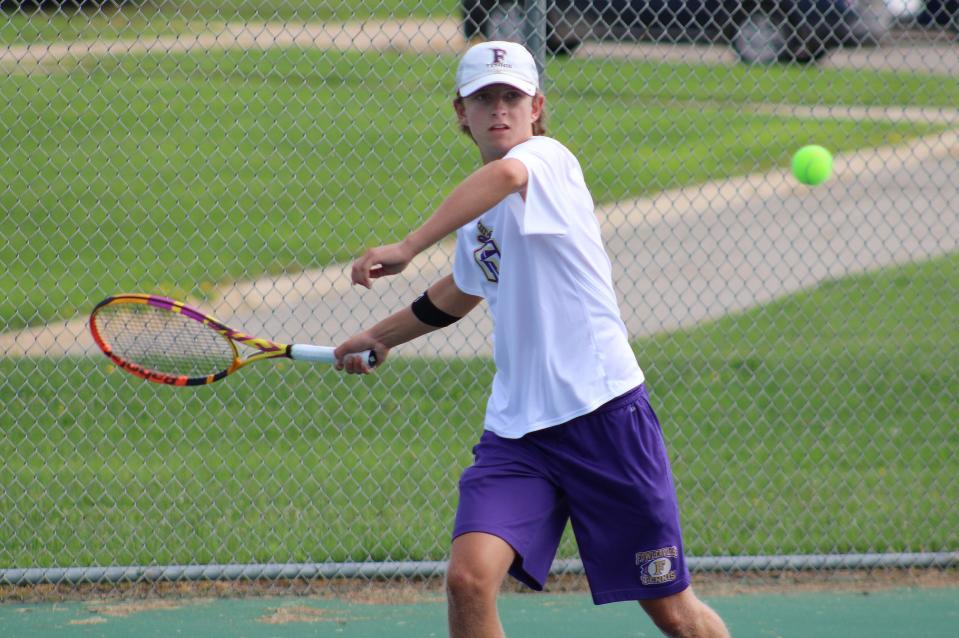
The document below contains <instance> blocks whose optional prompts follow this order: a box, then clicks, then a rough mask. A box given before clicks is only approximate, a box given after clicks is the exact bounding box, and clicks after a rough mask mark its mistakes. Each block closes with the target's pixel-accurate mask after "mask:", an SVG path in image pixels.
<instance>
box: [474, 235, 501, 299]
mask: <svg viewBox="0 0 959 638" xmlns="http://www.w3.org/2000/svg"><path fill="white" fill-rule="evenodd" d="M477 230H478V232H477V234H476V240H477V241H478V242H479V243H480V247H479V248H477V249H476V250H474V251H473V258H474V259H475V260H476V263H477V264H478V265H479V267H480V270H482V271H483V276H484V277H486V280H487V281H489V282H492V283H494V284H495V283H496V282H498V281H499V258H500V254H499V247H498V246H497V245H496V242H495V241H494V240H493V229H492V228H487V227H486V226H484V225H483V222H480V223H479V224H478V225H477Z"/></svg>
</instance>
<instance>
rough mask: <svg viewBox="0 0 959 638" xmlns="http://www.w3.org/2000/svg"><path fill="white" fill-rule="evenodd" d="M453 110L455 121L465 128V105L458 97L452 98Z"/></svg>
mask: <svg viewBox="0 0 959 638" xmlns="http://www.w3.org/2000/svg"><path fill="white" fill-rule="evenodd" d="M453 110H455V111H456V119H457V120H459V123H460V126H466V104H465V103H464V101H463V98H461V97H460V96H459V95H457V96H456V97H455V98H453Z"/></svg>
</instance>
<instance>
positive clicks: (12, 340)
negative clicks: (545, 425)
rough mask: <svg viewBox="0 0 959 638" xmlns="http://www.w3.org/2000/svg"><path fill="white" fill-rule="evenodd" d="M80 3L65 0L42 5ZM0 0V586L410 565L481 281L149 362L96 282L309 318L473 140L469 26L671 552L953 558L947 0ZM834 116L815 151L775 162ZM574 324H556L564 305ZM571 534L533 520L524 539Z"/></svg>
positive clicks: (951, 18) (778, 561)
mask: <svg viewBox="0 0 959 638" xmlns="http://www.w3.org/2000/svg"><path fill="white" fill-rule="evenodd" d="M78 3H80V4H81V6H77V4H78ZM3 10H4V16H3V23H2V26H0V39H2V49H0V58H2V59H0V73H2V77H3V80H2V82H0V112H2V122H3V125H2V126H3V129H2V136H0V144H2V147H3V151H4V153H3V156H2V157H0V175H2V182H0V202H2V211H3V212H2V215H3V233H2V235H0V257H2V264H3V269H2V271H0V287H2V290H0V352H2V358H0V370H2V373H0V401H2V408H0V458H2V463H0V585H2V586H3V589H2V591H3V592H4V595H10V592H11V591H14V592H16V591H17V589H18V588H20V587H30V586H34V585H37V584H43V583H54V584H61V585H65V586H66V587H68V588H69V587H74V586H79V585H80V584H83V583H119V582H123V581H128V582H137V581H150V582H154V581H158V580H203V579H213V580H228V581H243V580H255V579H272V580H274V581H276V582H281V581H283V580H284V579H299V580H305V581H307V582H309V583H312V584H314V585H318V584H320V583H327V582H329V579H331V578H334V577H337V576H349V577H353V578H357V579H360V580H361V581H362V580H364V579H378V578H383V577H389V578H396V579H401V580H402V579H410V578H419V577H425V576H435V575H441V574H442V573H443V570H444V568H445V562H444V561H445V560H446V557H447V552H448V548H449V540H450V539H449V534H450V530H451V526H452V517H453V513H454V511H455V505H456V498H457V479H458V477H459V474H460V472H461V471H462V470H463V469H464V468H465V467H466V466H468V464H469V463H470V462H471V454H470V449H471V446H472V445H473V444H474V443H475V442H476V441H477V440H478V438H479V435H480V433H481V427H482V416H483V411H484V409H485V401H486V397H487V392H488V388H489V384H490V381H491V378H492V372H493V371H492V361H491V358H490V343H489V335H490V328H491V326H490V322H489V318H488V317H487V315H486V311H485V309H484V307H483V306H481V307H480V308H478V309H477V310H476V311H474V312H473V313H472V314H471V315H470V316H468V317H467V318H466V319H464V320H463V321H461V322H459V323H458V324H456V325H455V326H452V327H451V328H449V329H447V330H444V331H440V332H437V333H434V334H433V335H431V336H429V337H428V338H425V339H423V340H421V341H418V342H414V343H411V344H407V345H405V346H401V347H399V348H397V349H396V350H395V352H394V356H393V357H392V358H391V360H390V361H389V362H388V363H387V365H385V366H384V367H383V368H382V369H380V370H379V371H378V372H377V373H376V374H374V375H370V376H368V377H362V378H359V377H347V376H346V375H340V374H337V373H335V372H334V371H333V370H331V369H330V368H329V367H326V366H314V365H309V364H302V363H295V362H287V363H285V364H276V365H270V364H266V363H263V364H260V363H258V364H256V365H253V366H250V367H249V368H246V369H244V370H243V371H242V372H239V373H237V374H236V375H233V376H231V377H229V378H228V379H226V380H224V381H222V382H219V383H216V384H212V385H210V386H206V387H202V388H193V389H189V388H171V387H166V386H160V385H157V384H151V383H148V382H145V381H142V380H140V379H137V378H134V377H133V376H130V375H126V374H124V373H122V372H120V371H118V370H117V369H116V368H115V367H113V366H112V365H111V364H110V363H109V362H108V361H107V360H106V358H104V357H103V356H102V355H101V354H100V353H99V351H98V350H97V349H96V348H95V346H94V344H93V341H92V339H91V338H90V335H89V333H88V331H87V327H86V323H85V321H86V316H87V315H88V314H89V312H90V310H91V309H92V307H93V305H94V304H95V303H96V302H98V301H99V300H101V299H103V298H104V297H106V296H108V295H112V294H116V293H121V292H146V293H156V294H161V295H166V296H169V297H173V298H176V299H182V300H184V301H188V302H190V303H192V304H194V305H197V306H199V307H200V308H202V309H204V310H206V311H207V312H209V313H210V314H212V315H213V316H215V317H217V318H218V319H219V320H221V321H223V322H224V323H226V324H228V325H230V326H235V327H237V328H239V329H241V330H244V331H246V332H249V333H251V334H254V335H257V336H263V337H268V338H273V339H276V340H279V341H284V342H292V341H297V342H312V343H318V344H331V345H335V344H337V343H339V342H340V341H342V340H343V339H344V338H346V337H348V336H349V335H351V334H353V333H354V332H355V331H357V330H359V329H361V328H363V327H366V326H369V325H371V324H372V323H373V322H374V321H376V320H378V319H380V318H382V317H384V316H386V315H387V314H389V313H391V312H393V311H395V310H397V309H400V308H402V307H403V306H405V305H407V304H409V303H410V302H411V301H412V300H413V299H414V298H415V297H416V296H417V295H418V294H419V293H420V292H421V291H422V290H423V289H425V288H426V287H427V286H428V285H429V284H430V283H431V282H433V281H435V280H436V279H437V278H438V277H440V276H442V275H444V274H445V273H447V272H448V271H449V269H450V268H451V259H452V244H451V243H449V242H444V243H441V244H439V245H438V246H436V247H435V248H433V249H431V250H430V251H428V252H426V253H424V254H423V255H421V256H420V257H419V258H417V260H416V262H415V263H414V265H413V266H412V267H411V268H409V269H408V272H406V273H404V274H403V275H402V276H400V277H397V278H393V279H391V280H389V281H386V280H383V281H379V282H377V283H376V286H375V287H374V289H373V290H372V291H366V290H364V289H357V288H353V287H351V286H350V285H349V275H348V264H349V263H350V261H351V259H352V258H355V257H356V256H358V255H359V254H361V253H362V251H363V250H364V248H365V247H368V246H372V245H376V244H380V243H384V242H389V241H395V240H397V239H399V238H401V237H402V236H404V235H405V233H406V232H408V231H409V230H411V229H412V228H413V227H415V226H416V224H417V223H418V222H419V221H421V220H423V219H425V218H426V216H427V215H428V214H429V213H430V212H431V211H432V210H433V209H434V207H435V206H436V205H437V204H438V203H439V202H440V201H441V200H442V198H443V197H444V195H445V194H447V193H448V192H449V190H450V189H451V188H452V186H453V185H454V184H455V183H456V182H457V181H458V180H459V179H461V178H462V177H464V176H465V175H466V174H467V173H468V172H469V171H471V170H473V169H475V168H476V167H477V166H478V164H479V158H478V154H477V152H476V150H475V147H474V146H473V144H472V142H471V140H470V139H469V137H468V136H466V135H464V134H462V133H461V132H460V131H459V130H458V128H457V125H456V120H455V117H454V114H453V110H452V106H451V100H452V97H453V73H454V70H455V67H456V63H457V61H458V56H459V55H460V54H461V53H462V51H464V50H465V48H466V46H467V44H468V43H469V42H475V41H480V40H483V39H511V40H517V41H523V42H526V43H527V44H528V46H529V47H530V49H531V50H532V51H534V53H535V54H536V57H537V59H538V61H539V62H540V64H541V65H542V68H543V90H544V92H545V94H546V96H547V111H548V118H549V119H548V130H549V134H550V135H552V136H554V137H556V138H557V139H559V140H560V141H562V142H563V143H564V144H566V145H567V146H568V147H570V148H571V149H572V150H573V151H574V152H575V153H576V154H577V156H578V157H579V158H580V160H581V162H582V165H583V169H584V173H585V175H586V178H587V181H588V183H589V186H590V189H591V192H592V193H593V196H594V198H595V200H596V204H597V209H596V214H597V216H598V218H599V220H600V223H601V225H602V228H603V232H604V238H605V241H606V246H607V250H608V252H609V254H610V256H611V259H612V263H613V270H614V279H615V281H616V284H617V292H618V295H619V301H620V305H621V309H622V314H623V319H624V321H625V323H626V325H627V327H628V330H629V333H630V337H631V339H632V340H633V344H634V348H635V351H636V354H637V358H638V361H639V363H640V365H641V366H642V367H643V369H644V371H645V372H646V376H647V379H648V387H649V389H650V392H651V395H652V400H653V404H654V406H655V407H656V408H657V410H658V412H659V415H660V418H661V420H662V421H663V424H664V428H665V432H666V437H667V443H668V446H669V449H670V453H671V456H672V463H673V469H674V473H675V475H676V480H677V487H678V492H679V498H680V502H681V507H682V516H683V525H684V533H685V537H686V545H687V550H688V552H689V555H690V556H691V565H692V567H693V569H694V570H698V571H701V570H723V571H737V570H752V569H756V570H772V569H785V570H798V569H804V570H820V571H823V570H830V569H835V568H855V567H881V566H898V567H927V568H934V569H947V568H954V567H955V566H956V563H957V560H959V460H957V452H959V402H957V397H959V252H957V249H959V203H957V202H959V135H957V127H959V111H957V110H956V104H959V43H957V38H956V29H957V26H959V12H957V11H956V9H955V7H954V5H953V4H950V3H949V2H935V1H934V0H927V1H926V2H925V3H922V2H919V3H904V2H899V3H896V2H892V0H851V1H849V2H846V0H823V1H822V2H817V3H794V2H792V1H790V0H770V1H769V2H745V3H739V2H735V3H727V2H724V1H722V0H689V1H685V2H678V3H674V2H665V1H663V2H657V1H655V0H654V1H652V2H650V1H648V0H646V1H644V2H633V1H630V0H616V1H597V2H589V1H585V0H528V1H527V2H525V3H512V2H502V1H497V0H462V2H457V0H375V1H374V0H361V1H360V2H336V1H334V2H324V1H322V0H280V1H279V2H261V1H260V0H246V1H245V2H232V1H225V0H157V1H156V2H149V1H146V0H143V1H138V0H129V1H126V2H123V1H120V0H116V1H108V2H105V1H103V0H89V1H88V2H83V1H82V0H72V1H71V2H62V1H60V0H54V1H51V2H42V3H41V2H39V0H13V1H11V2H4V3H3ZM811 143H815V144H820V145H823V146H825V147H827V148H828V149H829V150H831V151H832V152H833V153H834V154H835V164H834V168H833V176H832V178H831V179H830V180H829V181H827V182H826V183H825V184H823V185H821V186H818V187H809V186H804V185H802V184H800V183H798V182H797V181H796V180H795V179H794V178H793V177H792V176H791V175H790V173H789V162H790V157H791V155H792V153H793V151H795V150H796V149H798V148H799V147H800V146H802V145H804V144H811ZM568 347H570V348H575V347H581V344H568ZM579 569H580V564H579V562H578V560H577V550H576V546H575V542H574V540H573V538H572V535H571V534H567V535H566V536H565V537H564V541H563V543H562V545H561V548H560V552H559V556H558V557H557V562H556V564H555V570H556V571H557V572H574V573H575V572H577V571H578V570H579Z"/></svg>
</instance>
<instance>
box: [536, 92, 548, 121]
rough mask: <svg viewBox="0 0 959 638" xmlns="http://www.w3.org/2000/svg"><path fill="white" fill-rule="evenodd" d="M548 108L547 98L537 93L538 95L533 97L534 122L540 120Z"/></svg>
mask: <svg viewBox="0 0 959 638" xmlns="http://www.w3.org/2000/svg"><path fill="white" fill-rule="evenodd" d="M545 108H546V96H545V95H543V94H542V93H540V92H539V91H537V92H536V95H534V96H533V121H534V122H535V121H536V120H538V119H540V118H541V117H542V116H543V110H544V109H545Z"/></svg>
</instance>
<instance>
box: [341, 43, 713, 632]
mask: <svg viewBox="0 0 959 638" xmlns="http://www.w3.org/2000/svg"><path fill="white" fill-rule="evenodd" d="M538 86H539V77H538V74H537V70H536V64H535V62H534V61H533V58H532V56H531V55H530V54H529V52H528V51H527V50H526V49H525V48H524V47H523V46H521V45H519V44H515V43H511V42H486V43H483V44H478V45H476V46H474V47H472V48H470V49H469V50H468V51H467V52H466V54H465V55H464V56H463V58H462V60H461V61H460V64H459V69H458V70H457V73H456V90H457V96H456V98H455V100H454V102H453V107H454V109H455V110H456V116H457V118H458V119H459V123H460V125H461V127H462V128H463V130H464V131H466V132H468V133H469V134H470V136H471V137H472V138H473V141H474V142H475V143H476V146H477V147H478V148H479V152H480V156H481V158H482V161H483V166H482V168H480V169H479V170H477V171H476V172H475V173H473V174H471V175H470V176H469V177H467V178H466V179H465V180H463V182H462V183H460V184H459V185H458V186H457V187H456V188H455V189H454V190H453V191H452V193H451V194H450V195H449V196H448V197H447V198H446V199H445V200H444V201H443V202H442V203H441V204H440V206H439V207H438V208H437V209H436V211H435V212H434V214H433V215H432V216H431V217H430V218H429V219H428V220H427V221H426V222H425V223H424V224H423V225H422V226H420V227H419V228H418V229H416V230H415V231H413V232H412V233H410V234H409V235H408V236H407V237H406V238H405V239H403V241H401V242H399V243H395V244H389V245H385V246H381V247H378V248H373V249H371V250H369V251H367V252H366V253H365V254H364V255H363V256H362V257H360V259H358V260H357V261H356V262H355V263H354V264H353V268H352V273H351V275H352V279H353V283H354V284H360V285H362V286H366V287H367V288H369V287H370V286H371V280H372V279H375V278H377V277H383V276H386V275H393V274H396V273H398V272H400V271H402V270H403V269H404V268H405V267H406V266H407V265H408V264H409V263H410V261H411V260H412V259H413V257H414V256H415V255H416V254H418V253H419V252H421V251H422V250H424V249H425V248H427V247H428V246H430V245H432V244H433V243H435V242H437V241H439V240H440V239H442V238H443V237H445V236H446V235H448V234H449V233H451V232H453V231H456V255H455V259H454V265H453V272H452V274H451V275H447V276H446V277H444V278H442V279H440V280H439V281H437V282H436V283H434V284H433V285H432V286H431V287H430V288H429V289H428V290H427V291H426V292H425V293H424V294H423V295H422V296H421V297H419V298H418V299H416V300H415V301H413V302H412V305H411V306H409V307H407V308H404V309H402V310H400V311H398V312H396V313H395V314H393V315H391V316H390V317H388V318H386V319H384V320H383V321H381V322H379V323H377V324H376V325H374V326H373V327H371V328H369V329H368V330H365V331H363V332H361V333H359V334H357V335H354V336H353V337H351V338H350V339H348V340H347V341H345V342H344V343H342V344H341V345H340V346H339V347H337V348H336V351H335V353H334V354H335V355H336V357H337V359H338V360H339V361H340V363H339V364H338V365H337V368H338V369H341V370H346V371H347V372H350V373H367V372H370V369H369V367H368V366H367V365H366V362H365V361H364V360H362V359H361V358H357V357H347V355H348V354H350V353H353V352H359V351H362V350H367V349H370V348H372V349H373V350H374V351H375V352H376V354H377V356H378V359H379V361H384V360H385V359H386V357H387V355H388V352H389V349H390V348H392V347H394V346H396V345H399V344H401V343H405V342H407V341H410V340H411V339H414V338H416V337H418V336H421V335H423V334H426V333H428V332H431V331H433V330H436V329H437V328H442V327H444V326H448V325H450V324H451V323H453V322H455V321H456V320H457V319H459V318H461V317H463V316H464V315H466V314H467V313H468V312H469V311H470V310H472V309H473V308H474V307H476V305H477V304H478V303H479V302H480V301H481V300H482V299H486V302H487V303H488V304H489V309H490V312H491V315H492V317H493V321H494V342H493V357H494V360H495V363H496V375H495V377H494V378H493V388H492V393H491V395H490V397H489V402H488V403H487V406H486V418H485V423H484V430H485V431H484V433H483V435H482V437H481V438H480V441H479V444H478V445H477V446H476V447H475V448H474V456H475V460H474V463H473V465H472V466H471V467H469V468H468V469H467V470H466V471H465V472H464V473H463V476H462V478H461V480H460V500H459V507H458V510H457V513H456V521H455V525H454V529H453V545H452V554H451V558H450V563H449V570H448V573H447V592H448V598H449V628H450V634H451V635H452V636H454V637H456V638H461V637H466V636H470V637H484V638H485V637H492V636H502V635H503V629H502V626H501V625H500V621H499V617H498V615H497V611H496V596H497V593H498V592H499V589H500V586H501V584H502V582H503V579H504V578H505V577H506V574H507V573H509V574H511V575H512V576H514V577H515V578H517V579H519V580H520V581H522V582H523V583H525V584H527V585H528V586H530V587H532V588H533V589H537V590H539V589H542V588H543V585H544V583H545V581H546V578H547V575H548V572H549V568H550V565H551V563H552V561H553V558H554V557H555V555H556V550H557V546H558V544H559V541H560V536H561V535H562V533H563V529H564V527H565V525H566V521H567V520H570V519H571V520H572V526H573V531H574V532H575V535H576V541H577V544H578V546H579V551H580V555H581V557H582V560H583V565H584V567H585V570H586V576H587V579H588V581H589V585H590V589H591V591H592V596H593V601H594V602H595V603H596V604H603V603H611V602H616V601H625V600H638V601H639V602H640V604H641V605H642V606H643V609H645V610H646V612H647V613H648V614H649V615H650V616H651V617H652V619H653V621H654V622H655V623H656V624H657V625H658V626H659V627H660V628H661V629H662V630H663V631H664V632H665V633H666V634H667V635H670V636H727V635H728V633H727V632H726V629H725V627H724V625H723V622H722V620H720V618H719V616H717V615H716V614H715V612H713V611H712V610H711V609H709V607H707V606H706V605H705V604H703V603H702V602H700V601H699V600H698V599H697V598H696V596H694V595H693V592H692V590H691V589H690V588H689V572H688V570H687V567H686V561H685V558H684V555H683V540H682V535H681V532H680V525H679V511H678V507H677V502H676V493H675V490H674V488H673V480H672V475H671V472H670V467H669V461H668V460H667V456H666V449H665V446H664V444H663V438H662V433H661V430H660V426H659V423H658V422H657V420H656V415H655V414H654V413H653V410H652V408H651V407H650V405H649V402H648V397H647V394H646V390H645V389H644V387H643V380H644V377H643V373H642V371H641V370H640V368H639V366H638V365H637V363H636V359H635V357H634V355H633V352H632V350H631V349H630V346H629V343H628V341H627V335H626V328H625V326H624V324H623V322H622V319H621V318H620V314H619V308H618V304H617V301H616V295H615V293H614V291H613V284H612V277H611V264H610V260H609V258H608V256H607V254H606V252H605V249H604V248H603V243H602V239H601V236H600V229H599V224H598V222H597V219H596V216H595V213H594V210H593V200H592V198H591V196H590V193H589V191H588V190H587V187H586V183H585V181H584V179H583V173H582V170H581V169H580V166H579V162H578V161H577V160H576V158H575V157H574V156H573V155H572V153H570V151H569V150H567V149H566V147H564V146H563V145H562V144H560V143H559V142H557V141H556V140H554V139H551V138H549V137H544V136H543V135H542V134H543V133H544V132H545V129H544V126H543V116H544V105H545V99H544V97H543V95H542V93H540V92H539V90H538Z"/></svg>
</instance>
